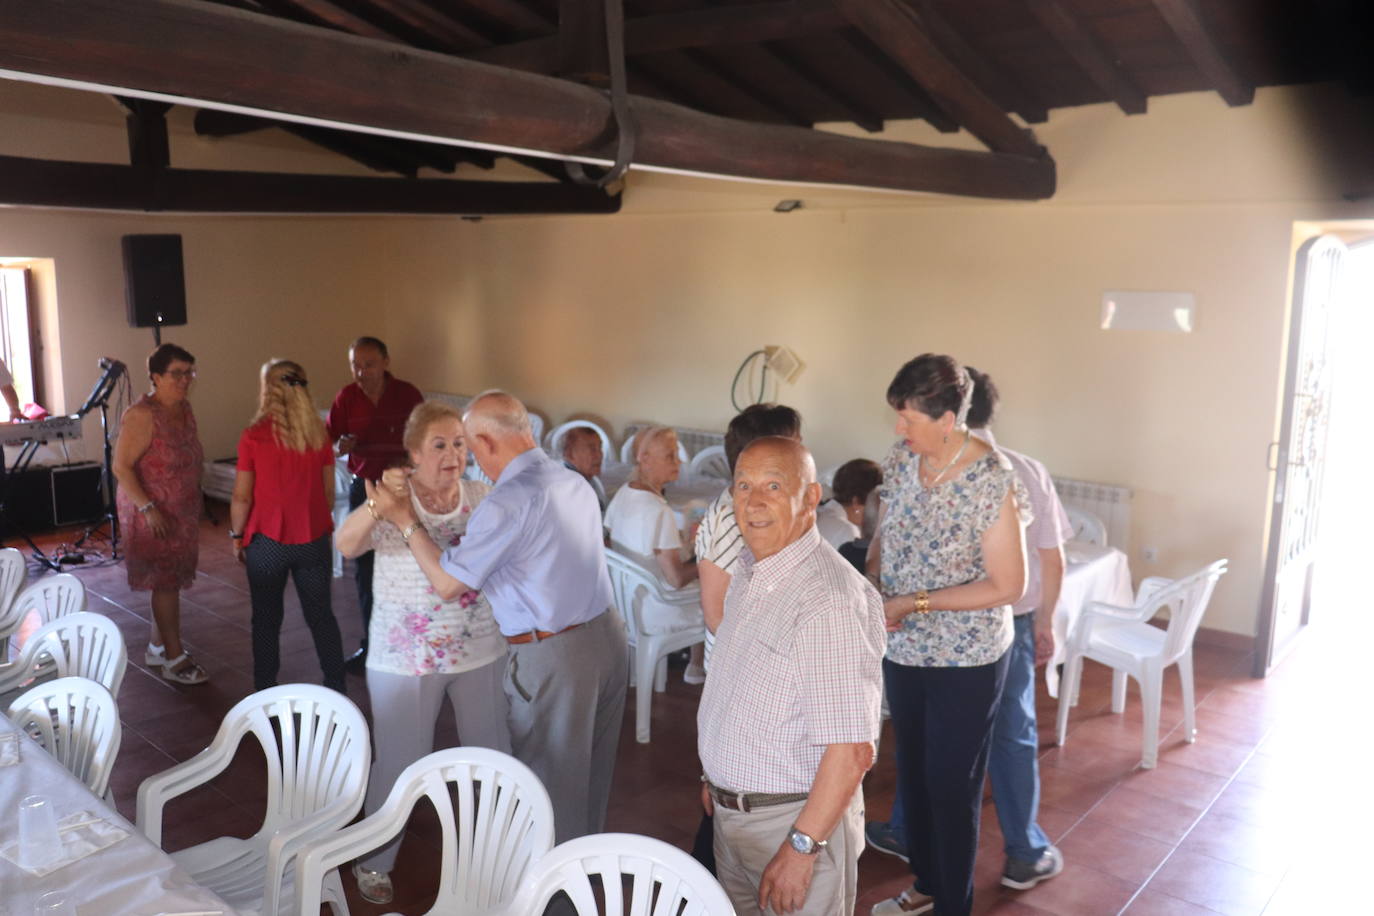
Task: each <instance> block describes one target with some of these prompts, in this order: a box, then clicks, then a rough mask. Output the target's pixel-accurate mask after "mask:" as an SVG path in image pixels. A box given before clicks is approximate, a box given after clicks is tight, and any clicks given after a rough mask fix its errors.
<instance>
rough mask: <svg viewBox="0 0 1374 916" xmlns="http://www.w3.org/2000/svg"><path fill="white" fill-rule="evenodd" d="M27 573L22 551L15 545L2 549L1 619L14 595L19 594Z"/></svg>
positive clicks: (0, 557)
mask: <svg viewBox="0 0 1374 916" xmlns="http://www.w3.org/2000/svg"><path fill="white" fill-rule="evenodd" d="M26 575H28V567H27V566H26V565H25V562H24V555H23V554H22V553H20V552H19V551H18V550H16V549H15V548H13V547H6V548H4V549H3V550H0V620H3V619H4V617H5V612H6V611H8V610H9V608H10V602H11V601H13V600H14V596H15V595H17V594H19V589H20V588H21V587H22V586H23V584H24V577H25V576H26Z"/></svg>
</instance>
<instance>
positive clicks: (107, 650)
mask: <svg viewBox="0 0 1374 916" xmlns="http://www.w3.org/2000/svg"><path fill="white" fill-rule="evenodd" d="M127 666H128V650H127V649H126V648H125V646H124V634H122V633H120V632H119V627H117V626H115V623H114V621H113V620H111V619H110V618H108V617H105V616H103V615H101V614H91V613H88V612H85V611H81V612H78V613H75V614H67V615H65V616H63V617H59V618H57V619H56V620H52V621H49V622H48V623H45V624H43V626H41V627H39V628H38V629H37V630H36V631H34V634H33V635H32V636H31V637H29V640H28V642H26V643H25V644H24V651H23V653H22V654H21V655H20V656H19V658H18V660H16V661H15V662H13V663H12V664H9V665H5V666H3V667H0V703H6V702H8V701H9V700H12V699H14V697H15V696H17V695H18V693H19V691H20V690H22V689H24V688H26V687H28V686H32V683H37V682H38V680H39V679H48V678H49V677H84V678H89V679H91V680H93V681H96V682H97V683H99V684H100V685H101V686H102V687H104V688H105V689H106V690H108V691H110V695H111V696H114V697H118V696H119V686H120V684H122V683H123V682H124V669H125V668H126V667H127ZM11 694H13V696H11Z"/></svg>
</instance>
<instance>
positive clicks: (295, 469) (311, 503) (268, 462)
mask: <svg viewBox="0 0 1374 916" xmlns="http://www.w3.org/2000/svg"><path fill="white" fill-rule="evenodd" d="M333 464H334V450H333V449H332V448H330V447H329V443H328V442H326V443H325V444H324V445H321V446H320V447H319V448H317V449H313V450H309V451H304V452H296V451H292V450H290V449H287V448H283V447H282V446H281V445H279V444H278V443H277V440H276V438H275V437H274V436H273V435H272V424H271V421H270V420H266V419H263V420H259V421H258V422H257V423H254V424H253V425H252V426H250V427H248V428H247V429H245V430H244V431H243V435H242V436H240V437H239V455H238V469H239V470H240V471H252V472H253V507H252V508H251V509H249V510H248V523H247V524H245V525H244V526H243V543H245V544H247V543H249V542H251V541H252V540H253V535H254V534H255V533H258V532H261V533H262V534H264V535H266V536H267V537H269V538H271V539H272V540H274V541H277V542H278V543H281V544H308V543H310V542H311V541H314V540H316V539H317V538H320V537H323V536H324V535H326V534H328V533H329V532H331V531H333V530H334V518H333V515H332V514H331V511H330V510H331V508H332V507H331V506H329V505H327V504H326V503H325V499H324V472H323V470H322V469H323V468H327V467H332V466H333Z"/></svg>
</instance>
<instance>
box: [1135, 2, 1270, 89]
mask: <svg viewBox="0 0 1374 916" xmlns="http://www.w3.org/2000/svg"><path fill="white" fill-rule="evenodd" d="M1154 4H1155V9H1157V10H1159V14H1160V15H1161V16H1163V17H1164V21H1165V22H1167V23H1169V28H1171V29H1173V30H1174V34H1175V35H1177V36H1178V40H1179V42H1180V43H1182V45H1183V47H1184V48H1186V49H1187V51H1188V56H1189V57H1191V58H1192V59H1193V63H1194V64H1196V65H1197V68H1198V69H1199V70H1201V71H1202V75H1203V76H1204V77H1205V78H1206V79H1207V82H1209V83H1211V84H1212V86H1213V87H1214V88H1215V89H1216V91H1217V94H1218V95H1220V96H1221V97H1222V98H1223V99H1225V100H1226V104H1227V105H1231V106H1236V105H1249V104H1250V103H1251V102H1253V101H1254V100H1255V85H1254V83H1251V82H1247V81H1246V80H1244V79H1242V78H1241V76H1240V74H1239V73H1237V72H1236V68H1235V67H1233V66H1231V62H1230V61H1228V60H1227V59H1226V55H1224V54H1223V53H1222V52H1221V45H1220V44H1219V43H1218V42H1217V40H1216V37H1215V36H1214V35H1213V34H1212V30H1211V29H1209V28H1208V27H1207V23H1206V21H1205V20H1204V19H1203V17H1202V10H1201V9H1199V8H1198V5H1197V3H1196V0H1154Z"/></svg>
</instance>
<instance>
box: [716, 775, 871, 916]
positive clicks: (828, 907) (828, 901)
mask: <svg viewBox="0 0 1374 916" xmlns="http://www.w3.org/2000/svg"><path fill="white" fill-rule="evenodd" d="M805 805H806V802H804V801H799V802H792V803H790V804H786V805H770V806H769V807H767V808H755V809H754V810H753V811H750V812H748V813H746V812H743V811H736V810H734V809H732V808H726V807H724V806H723V805H717V806H716V816H715V818H713V820H714V822H715V832H716V836H715V853H716V878H717V879H718V880H719V881H720V886H721V887H723V888H725V892H726V893H727V894H729V895H730V901H731V902H732V903H734V905H735V912H736V913H737V914H739V916H758V914H760V913H767V914H769V916H772V913H773V910H771V909H768V910H761V909H760V908H759V882H760V881H762V880H763V870H764V869H765V868H767V867H768V863H769V862H771V861H772V860H773V856H774V855H776V854H777V851H778V848H779V847H780V846H782V844H783V843H784V842H785V841H786V840H787V833H788V831H789V830H791V829H792V825H793V824H794V823H795V822H796V820H797V815H798V814H800V813H801V809H802V808H803V807H804V806H805ZM827 840H828V843H827V845H826V847H825V848H824V849H822V850H821V851H820V852H818V853H816V869H815V871H814V872H812V874H811V887H810V889H809V890H808V892H807V895H806V904H805V905H804V906H803V907H802V908H801V909H800V910H795V911H794V912H796V913H801V914H804V916H835V914H836V913H852V912H854V900H855V898H856V897H857V896H858V884H859V853H861V852H862V851H863V848H864V807H863V791H862V790H859V791H856V792H855V793H854V797H853V798H852V799H850V801H849V807H848V809H846V810H845V813H844V815H843V816H842V817H841V818H840V823H839V824H838V825H837V826H836V827H835V830H834V832H833V833H831V834H830V836H829V837H827Z"/></svg>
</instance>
